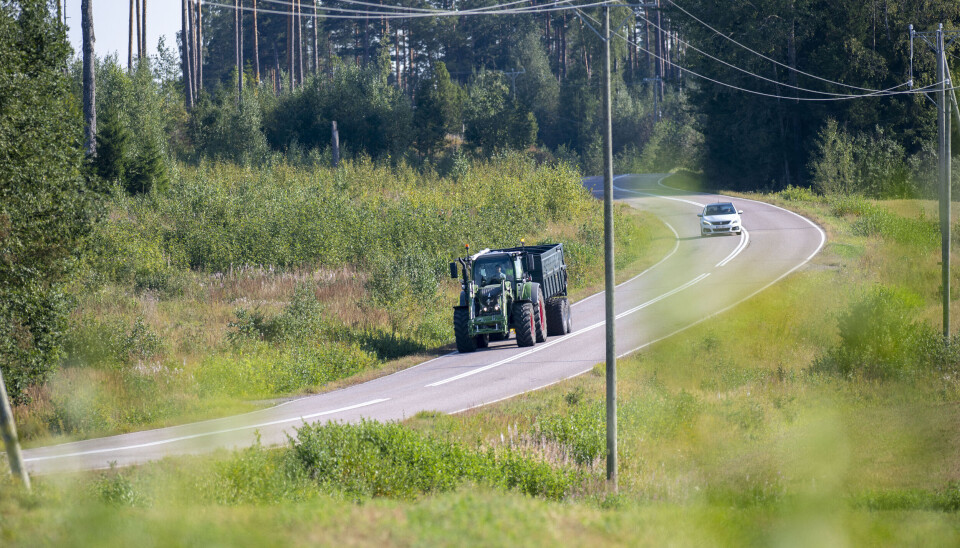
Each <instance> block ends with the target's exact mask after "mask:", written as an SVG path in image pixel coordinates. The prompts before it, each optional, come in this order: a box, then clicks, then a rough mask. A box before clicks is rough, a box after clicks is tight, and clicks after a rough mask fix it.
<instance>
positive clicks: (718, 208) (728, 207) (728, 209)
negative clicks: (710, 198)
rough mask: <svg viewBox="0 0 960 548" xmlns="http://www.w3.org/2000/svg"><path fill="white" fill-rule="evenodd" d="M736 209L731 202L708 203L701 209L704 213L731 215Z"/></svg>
mask: <svg viewBox="0 0 960 548" xmlns="http://www.w3.org/2000/svg"><path fill="white" fill-rule="evenodd" d="M736 212H737V210H736V209H734V207H733V204H710V205H708V206H707V208H706V209H705V210H704V211H703V214H704V215H733V214H734V213H736Z"/></svg>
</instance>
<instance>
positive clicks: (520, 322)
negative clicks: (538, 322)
mask: <svg viewBox="0 0 960 548" xmlns="http://www.w3.org/2000/svg"><path fill="white" fill-rule="evenodd" d="M513 317H514V318H515V320H514V321H515V322H516V324H515V326H514V329H515V330H516V332H517V346H533V345H534V344H536V335H535V333H534V331H535V327H534V323H533V322H534V320H533V305H532V304H530V303H517V304H515V305H513Z"/></svg>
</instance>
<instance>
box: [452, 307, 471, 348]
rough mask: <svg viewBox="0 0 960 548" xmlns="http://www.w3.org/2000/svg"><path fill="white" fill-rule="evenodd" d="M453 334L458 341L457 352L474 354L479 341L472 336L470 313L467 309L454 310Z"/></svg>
mask: <svg viewBox="0 0 960 548" xmlns="http://www.w3.org/2000/svg"><path fill="white" fill-rule="evenodd" d="M453 334H454V336H455V337H456V339H457V351H458V352H460V353H467V352H474V351H475V350H476V349H477V339H476V338H475V337H471V336H470V311H469V310H467V309H466V308H454V309H453Z"/></svg>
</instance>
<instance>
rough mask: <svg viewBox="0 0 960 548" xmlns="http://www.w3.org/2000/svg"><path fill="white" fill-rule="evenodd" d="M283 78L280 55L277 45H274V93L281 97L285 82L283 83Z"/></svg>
mask: <svg viewBox="0 0 960 548" xmlns="http://www.w3.org/2000/svg"><path fill="white" fill-rule="evenodd" d="M281 78H282V76H281V75H280V54H279V53H278V52H277V43H276V42H274V43H273V93H274V94H275V95H280V90H281V89H282V88H283V85H282V84H283V82H281Z"/></svg>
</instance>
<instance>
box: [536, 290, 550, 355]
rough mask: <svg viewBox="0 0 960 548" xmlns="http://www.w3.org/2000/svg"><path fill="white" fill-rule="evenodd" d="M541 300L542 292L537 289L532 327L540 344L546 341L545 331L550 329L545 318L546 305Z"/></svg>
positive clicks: (542, 299)
mask: <svg viewBox="0 0 960 548" xmlns="http://www.w3.org/2000/svg"><path fill="white" fill-rule="evenodd" d="M543 301H544V298H543V291H542V290H541V289H540V288H537V304H535V305H534V306H533V325H534V331H535V332H536V335H537V342H538V343H542V342H545V341H546V340H547V335H548V334H549V333H547V331H548V330H549V329H550V322H549V321H548V318H547V305H546V303H545V302H543Z"/></svg>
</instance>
